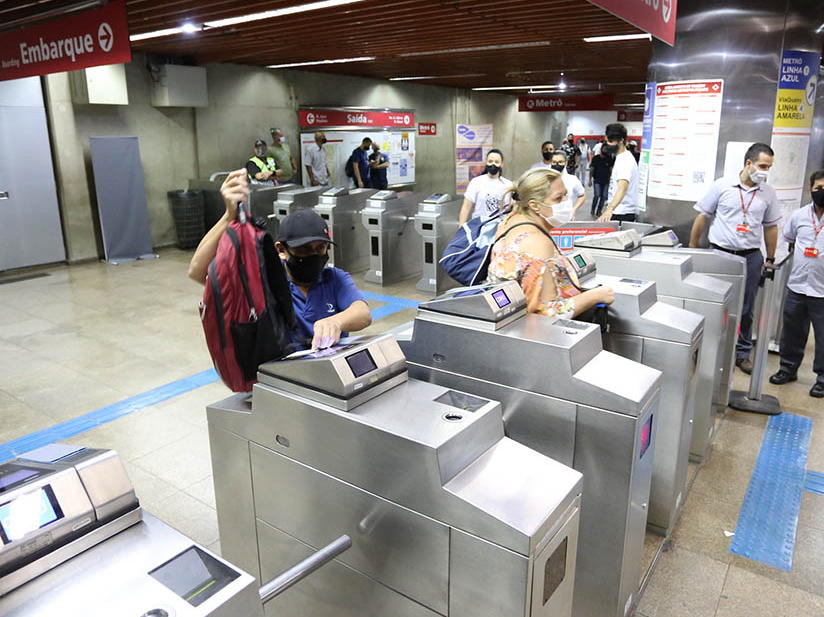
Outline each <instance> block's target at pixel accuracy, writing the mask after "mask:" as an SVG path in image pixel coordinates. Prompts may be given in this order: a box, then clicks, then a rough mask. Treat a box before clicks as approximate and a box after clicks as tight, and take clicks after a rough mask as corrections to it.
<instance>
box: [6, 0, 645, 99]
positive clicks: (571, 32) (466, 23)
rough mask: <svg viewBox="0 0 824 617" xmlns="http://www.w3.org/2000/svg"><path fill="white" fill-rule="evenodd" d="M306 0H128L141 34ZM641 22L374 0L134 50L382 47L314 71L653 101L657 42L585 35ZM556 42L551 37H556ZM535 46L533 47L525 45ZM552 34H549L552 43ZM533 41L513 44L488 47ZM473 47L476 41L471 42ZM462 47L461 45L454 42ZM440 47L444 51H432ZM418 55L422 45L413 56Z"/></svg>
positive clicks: (244, 56)
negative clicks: (647, 90)
mask: <svg viewBox="0 0 824 617" xmlns="http://www.w3.org/2000/svg"><path fill="white" fill-rule="evenodd" d="M304 1H305V0H274V1H273V0H258V1H252V0H127V2H126V5H127V10H128V15H129V29H130V32H131V34H139V33H143V32H150V31H153V30H160V29H163V28H172V27H178V26H181V25H183V24H184V23H187V22H188V23H192V24H195V25H197V26H200V25H201V24H203V22H205V21H210V20H215V19H223V18H227V17H236V16H239V15H246V14H249V13H257V12H261V11H267V10H273V9H278V8H284V7H289V6H295V5H298V4H303V3H304ZM88 4H90V3H89V2H81V1H80V0H18V1H8V0H6V1H0V30H2V29H3V27H4V26H3V24H8V23H18V22H20V23H25V21H21V20H32V19H36V18H37V16H39V15H42V16H45V17H53V16H54V15H53V14H52V13H51V11H61V10H65V9H66V8H70V7H72V6H78V5H88ZM638 32H640V30H638V29H637V28H635V27H634V26H632V25H630V24H627V23H626V22H623V21H622V20H620V19H618V18H617V17H615V16H613V15H611V14H609V13H607V12H606V11H604V10H602V9H600V8H598V7H596V6H595V5H592V4H590V3H589V2H586V0H364V1H362V2H357V3H355V4H350V5H344V6H340V7H335V8H328V9H320V10H314V11H310V12H304V13H298V14H294V15H289V16H286V17H282V18H275V19H269V20H264V21H255V22H249V23H245V24H239V25H236V26H229V27H224V28H215V29H210V30H204V31H200V32H197V33H194V34H180V35H174V36H168V37H162V38H154V39H147V40H144V41H136V42H133V43H132V49H133V50H134V51H142V52H149V53H154V54H161V55H165V56H186V57H188V58H191V59H193V60H194V61H195V62H197V63H201V64H203V63H207V62H237V63H242V64H251V65H259V66H267V65H270V64H283V63H290V62H308V61H313V60H325V59H334V58H346V57H357V56H376V59H375V60H374V61H368V62H356V63H348V64H337V65H321V66H315V67H306V69H305V70H312V71H320V72H327V73H335V74H344V75H357V76H363V77H373V78H378V79H388V78H390V77H411V76H439V78H438V79H429V80H426V83H432V84H439V85H446V86H456V87H495V86H515V85H518V86H520V85H529V84H531V85H544V84H554V83H557V82H558V80H559V79H560V73H561V71H563V72H564V73H565V77H564V79H565V81H566V82H567V84H569V87H570V91H575V90H583V91H598V90H600V91H606V92H614V93H616V102H628V101H630V102H637V101H641V100H643V95H639V94H638V93H639V92H642V91H643V82H644V81H645V80H646V74H647V65H648V64H649V59H650V51H651V43H650V42H649V41H647V40H639V41H622V42H616V43H584V42H583V41H582V40H581V39H582V38H584V37H586V36H600V35H606V34H633V33H638ZM547 41H548V42H549V44H545V43H546V42H547ZM530 43H531V44H534V45H532V46H523V45H524V44H530ZM542 43H543V44H542ZM499 45H521V46H519V47H511V48H508V49H478V48H483V47H489V46H499ZM466 48H469V49H466ZM453 50H458V51H453ZM427 52H437V53H427ZM407 54H415V55H407Z"/></svg>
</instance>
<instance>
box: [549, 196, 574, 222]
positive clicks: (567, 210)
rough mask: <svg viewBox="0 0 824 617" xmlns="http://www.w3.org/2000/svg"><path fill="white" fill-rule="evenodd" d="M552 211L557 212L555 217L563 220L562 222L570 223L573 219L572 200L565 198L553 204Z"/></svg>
mask: <svg viewBox="0 0 824 617" xmlns="http://www.w3.org/2000/svg"><path fill="white" fill-rule="evenodd" d="M552 212H553V213H554V214H555V217H554V218H556V219H557V220H559V221H561V223H562V224H563V223H569V221H570V219H572V200H570V199H565V200H564V201H562V202H561V203H558V204H555V205H554V206H552ZM555 227H557V225H555Z"/></svg>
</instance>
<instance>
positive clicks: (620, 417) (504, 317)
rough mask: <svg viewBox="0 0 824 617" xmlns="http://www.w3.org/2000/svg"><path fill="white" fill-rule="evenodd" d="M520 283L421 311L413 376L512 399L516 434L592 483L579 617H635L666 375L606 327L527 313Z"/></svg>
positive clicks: (585, 506) (507, 405) (510, 421)
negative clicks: (611, 337) (618, 344)
mask: <svg viewBox="0 0 824 617" xmlns="http://www.w3.org/2000/svg"><path fill="white" fill-rule="evenodd" d="M525 312H526V300H525V298H524V295H523V292H522V291H521V288H520V287H519V286H518V284H517V283H515V282H508V283H504V284H501V285H489V286H481V287H477V288H470V289H469V290H466V289H453V290H450V291H449V292H447V293H446V294H444V295H443V296H440V297H439V298H436V299H434V300H431V301H429V302H424V303H422V304H421V305H420V307H419V310H418V315H417V317H416V318H415V321H414V327H413V329H412V333H411V336H410V337H409V339H408V340H401V341H400V343H401V347H402V349H403V350H404V353H405V354H406V357H407V362H408V366H409V373H410V376H412V377H415V378H417V379H422V380H426V381H430V382H432V383H435V384H438V385H441V386H444V387H452V388H456V389H460V390H464V391H467V392H474V393H476V394H477V395H479V396H483V397H486V398H490V399H494V400H498V401H501V403H502V405H503V409H504V421H505V424H506V435H507V436H508V437H510V438H512V439H514V440H515V441H518V442H520V443H522V444H524V445H527V446H529V447H530V448H533V449H534V450H536V451H538V452H540V453H542V454H545V455H547V456H551V457H552V458H554V459H556V460H558V461H560V462H562V463H565V464H567V465H571V466H572V467H574V468H575V469H577V470H578V471H580V472H581V473H583V474H584V485H585V486H584V489H585V490H584V496H583V502H582V507H581V540H580V545H579V552H578V569H577V571H576V579H575V599H574V603H573V614H574V615H575V617H624V616H625V615H628V614H629V613H630V610H631V608H632V605H633V602H634V600H636V599H637V591H638V588H639V583H640V580H641V562H642V557H643V547H644V537H645V528H646V522H647V508H648V499H649V490H650V480H651V477H652V465H653V453H654V449H655V436H654V432H655V424H656V422H657V417H658V408H659V397H660V381H661V373H660V372H659V371H657V370H655V369H652V368H649V367H647V366H644V365H642V364H638V363H636V362H633V361H631V360H627V359H625V358H622V357H620V356H617V355H615V354H612V353H609V352H607V351H603V349H602V346H601V331H600V328H599V327H598V326H596V325H593V324H590V323H583V322H577V321H567V320H558V321H553V320H551V319H547V318H546V317H543V316H540V315H526V314H525Z"/></svg>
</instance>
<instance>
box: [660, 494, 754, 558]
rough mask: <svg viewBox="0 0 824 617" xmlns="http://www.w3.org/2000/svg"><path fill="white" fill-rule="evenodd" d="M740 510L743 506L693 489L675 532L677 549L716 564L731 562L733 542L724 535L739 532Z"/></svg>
mask: <svg viewBox="0 0 824 617" xmlns="http://www.w3.org/2000/svg"><path fill="white" fill-rule="evenodd" d="M740 510H741V504H740V503H738V504H736V503H732V502H728V501H726V500H722V499H719V497H718V496H717V495H712V496H709V495H704V494H703V493H700V492H699V491H698V490H696V489H695V488H693V490H692V491H690V494H689V495H688V496H687V503H686V504H684V509H683V511H682V512H681V517H680V518H679V519H678V523H677V524H676V526H675V529H674V530H673V532H672V544H673V546H675V547H676V548H682V549H687V550H689V551H692V552H693V553H698V554H701V555H704V556H707V557H711V558H712V559H714V560H715V561H719V562H723V563H729V562H731V561H732V558H733V556H732V554H730V552H729V550H730V542H731V541H732V538H731V537H727V536H726V535H725V533H724V532H725V531H726V532H730V533H734V532H735V525H736V524H737V522H738V513H739V512H740Z"/></svg>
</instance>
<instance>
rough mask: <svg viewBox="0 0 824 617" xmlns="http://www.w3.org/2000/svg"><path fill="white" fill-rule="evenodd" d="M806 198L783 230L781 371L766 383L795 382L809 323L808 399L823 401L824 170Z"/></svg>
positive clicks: (813, 178)
mask: <svg viewBox="0 0 824 617" xmlns="http://www.w3.org/2000/svg"><path fill="white" fill-rule="evenodd" d="M810 195H811V196H812V198H813V203H811V204H809V205H807V206H804V207H803V208H801V209H799V210H796V211H795V212H794V213H793V215H792V217H790V220H789V221H788V222H787V225H786V227H784V238H785V239H786V240H787V242H789V243H790V250H792V251H793V267H792V270H791V271H790V279H789V280H788V281H787V287H788V289H787V299H786V301H785V302H784V327H783V329H782V330H781V364H780V366H781V368H779V370H778V372H777V373H776V374H775V375H773V376H771V377H770V383H773V384H776V385H779V386H780V385H783V384H785V383H788V382H790V381H796V380H797V379H798V375H797V373H798V367H799V366H801V361H802V360H803V359H804V348H805V347H806V346H807V339H808V338H809V336H810V323H812V325H813V333H814V334H815V357H814V359H813V371H814V372H815V373H816V376H817V377H816V380H815V383H814V384H813V387H812V388H810V396H814V397H815V398H824V231H822V230H824V170H821V171H817V172H815V173H814V174H813V175H812V176H810Z"/></svg>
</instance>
